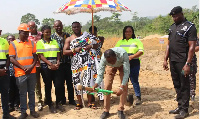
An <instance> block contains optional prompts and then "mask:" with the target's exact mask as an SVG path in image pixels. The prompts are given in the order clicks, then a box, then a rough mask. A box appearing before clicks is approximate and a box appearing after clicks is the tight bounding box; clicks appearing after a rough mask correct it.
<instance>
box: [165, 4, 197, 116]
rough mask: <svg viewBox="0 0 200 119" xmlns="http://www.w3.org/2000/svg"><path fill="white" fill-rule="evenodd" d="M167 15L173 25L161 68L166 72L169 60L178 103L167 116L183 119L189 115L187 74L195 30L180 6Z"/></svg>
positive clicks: (195, 36) (192, 51)
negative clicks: (170, 17)
mask: <svg viewBox="0 0 200 119" xmlns="http://www.w3.org/2000/svg"><path fill="white" fill-rule="evenodd" d="M169 15H171V16H172V18H173V20H174V24H172V25H171V27H170V29H169V38H168V45H167V49H166V53H165V58H164V63H163V68H164V69H165V70H168V63H167V60H168V58H169V63H170V72H171V77H172V80H173V84H174V88H175V90H176V93H177V101H178V107H177V108H176V109H175V110H171V111H169V114H177V115H176V116H175V118H176V119H183V118H185V117H187V116H188V115H189V113H188V108H189V99H190V82H189V73H190V65H191V60H192V57H193V55H194V49H195V45H196V40H197V30H196V28H195V25H194V24H193V23H191V22H189V21H187V19H186V18H185V17H184V15H183V12H182V8H181V7H180V6H177V7H174V8H173V9H172V10H171V12H170V14H169Z"/></svg>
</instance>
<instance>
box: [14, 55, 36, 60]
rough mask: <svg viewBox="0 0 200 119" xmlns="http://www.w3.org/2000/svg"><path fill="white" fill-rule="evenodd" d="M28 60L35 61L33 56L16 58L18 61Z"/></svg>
mask: <svg viewBox="0 0 200 119" xmlns="http://www.w3.org/2000/svg"><path fill="white" fill-rule="evenodd" d="M26 59H33V56H29V57H16V60H26Z"/></svg>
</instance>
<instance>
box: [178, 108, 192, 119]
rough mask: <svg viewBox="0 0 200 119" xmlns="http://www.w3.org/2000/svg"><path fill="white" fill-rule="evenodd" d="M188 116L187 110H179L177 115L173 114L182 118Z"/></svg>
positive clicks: (179, 118)
mask: <svg viewBox="0 0 200 119" xmlns="http://www.w3.org/2000/svg"><path fill="white" fill-rule="evenodd" d="M187 116H189V113H188V111H187V112H186V111H184V110H181V111H180V112H179V114H178V115H176V116H175V119H184V118H186V117H187Z"/></svg>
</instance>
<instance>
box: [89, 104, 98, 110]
mask: <svg viewBox="0 0 200 119" xmlns="http://www.w3.org/2000/svg"><path fill="white" fill-rule="evenodd" d="M88 107H89V108H91V109H97V106H96V105H95V104H89V105H88Z"/></svg>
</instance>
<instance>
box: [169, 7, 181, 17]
mask: <svg viewBox="0 0 200 119" xmlns="http://www.w3.org/2000/svg"><path fill="white" fill-rule="evenodd" d="M181 12H182V7H180V6H177V7H174V8H173V9H172V10H171V12H170V13H169V15H175V14H178V13H181Z"/></svg>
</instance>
